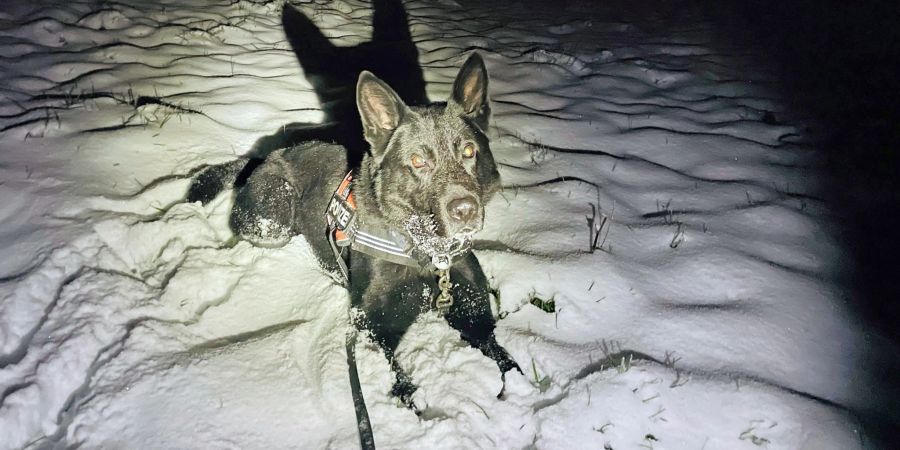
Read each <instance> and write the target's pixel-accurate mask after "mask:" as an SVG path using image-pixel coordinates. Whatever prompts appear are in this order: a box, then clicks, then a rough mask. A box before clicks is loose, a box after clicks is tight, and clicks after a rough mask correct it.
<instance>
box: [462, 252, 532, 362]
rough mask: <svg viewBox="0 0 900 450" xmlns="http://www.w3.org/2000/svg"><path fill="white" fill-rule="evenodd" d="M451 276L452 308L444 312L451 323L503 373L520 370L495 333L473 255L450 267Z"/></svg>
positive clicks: (484, 280) (485, 288)
mask: <svg viewBox="0 0 900 450" xmlns="http://www.w3.org/2000/svg"><path fill="white" fill-rule="evenodd" d="M450 279H451V283H452V285H453V287H452V288H451V292H452V294H453V298H454V304H453V307H451V308H450V311H449V312H448V313H447V322H448V323H449V324H450V326H451V327H453V328H455V329H456V330H458V331H459V332H460V336H461V337H462V338H463V340H465V341H466V342H467V343H469V345H471V346H472V347H475V348H477V349H478V350H481V353H483V354H484V355H485V356H487V357H488V358H491V359H493V360H494V361H495V362H496V363H497V367H499V368H500V373H501V374H503V375H504V376H505V375H506V372H508V371H510V370H512V369H516V370H518V371H519V373H522V369H520V368H519V365H518V364H516V361H515V360H513V359H512V357H511V356H510V355H509V352H507V351H506V349H505V348H503V347H502V346H501V345H500V344H499V343H498V342H497V338H496V336H494V327H495V326H496V321H495V320H494V316H493V314H491V297H490V293H489V292H488V282H487V277H485V276H484V271H483V270H482V269H481V264H480V263H479V262H478V259H476V258H475V255H473V254H471V253H470V254H468V255H467V256H466V258H465V259H464V260H463V261H461V262H460V264H458V267H456V268H454V269H451V271H450Z"/></svg>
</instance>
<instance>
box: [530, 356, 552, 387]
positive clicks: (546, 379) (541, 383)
mask: <svg viewBox="0 0 900 450" xmlns="http://www.w3.org/2000/svg"><path fill="white" fill-rule="evenodd" d="M531 372H532V374H533V375H534V384H535V385H536V386H537V388H538V390H539V391H541V394H543V393H544V392H547V389H550V383H551V382H552V381H553V379H552V378H550V375H544V376H543V377H541V376H540V375H538V371H537V366H535V364H534V358H531Z"/></svg>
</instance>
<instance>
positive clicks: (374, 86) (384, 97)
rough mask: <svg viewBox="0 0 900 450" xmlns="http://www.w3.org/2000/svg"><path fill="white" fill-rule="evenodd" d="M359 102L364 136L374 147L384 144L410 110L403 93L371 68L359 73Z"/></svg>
mask: <svg viewBox="0 0 900 450" xmlns="http://www.w3.org/2000/svg"><path fill="white" fill-rule="evenodd" d="M356 106H357V107H358V108H359V117H360V118H361V119H362V127H363V136H364V137H365V138H366V141H368V142H369V144H370V145H371V146H372V149H373V150H376V149H379V148H382V147H384V145H385V144H386V143H387V140H388V139H389V138H390V137H391V134H393V133H394V130H396V129H397V126H398V125H400V120H401V119H402V118H403V115H404V114H405V113H406V104H404V103H403V100H401V99H400V96H398V95H397V93H396V92H394V90H393V89H391V87H390V86H388V85H387V84H385V82H384V81H381V80H379V79H378V77H376V76H375V75H372V73H371V72H369V71H367V70H364V71H362V73H360V74H359V81H358V82H357V83H356Z"/></svg>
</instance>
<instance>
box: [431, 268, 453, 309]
mask: <svg viewBox="0 0 900 450" xmlns="http://www.w3.org/2000/svg"><path fill="white" fill-rule="evenodd" d="M448 267H449V265H448ZM438 287H439V288H440V289H441V293H440V294H438V296H437V297H436V298H435V299H434V307H435V309H437V310H438V312H440V313H441V314H447V311H449V310H450V307H451V306H453V295H452V294H450V270H449V269H442V270H440V271H439V272H438Z"/></svg>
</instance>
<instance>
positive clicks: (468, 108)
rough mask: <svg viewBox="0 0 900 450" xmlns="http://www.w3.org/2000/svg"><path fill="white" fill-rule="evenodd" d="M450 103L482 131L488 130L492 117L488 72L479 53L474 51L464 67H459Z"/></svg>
mask: <svg viewBox="0 0 900 450" xmlns="http://www.w3.org/2000/svg"><path fill="white" fill-rule="evenodd" d="M448 104H449V105H451V108H452V109H453V110H455V112H458V113H459V114H460V115H462V116H464V117H468V118H469V119H471V120H472V121H473V122H474V123H475V125H477V126H478V128H481V131H485V132H486V131H487V128H488V122H489V121H490V118H491V105H490V101H489V100H488V73H487V68H485V67H484V61H483V60H482V59H481V55H479V54H478V53H472V56H470V57H469V59H468V60H466V63H465V64H463V67H462V69H459V75H457V76H456V81H454V82H453V93H452V94H451V95H450V101H449V102H448Z"/></svg>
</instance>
